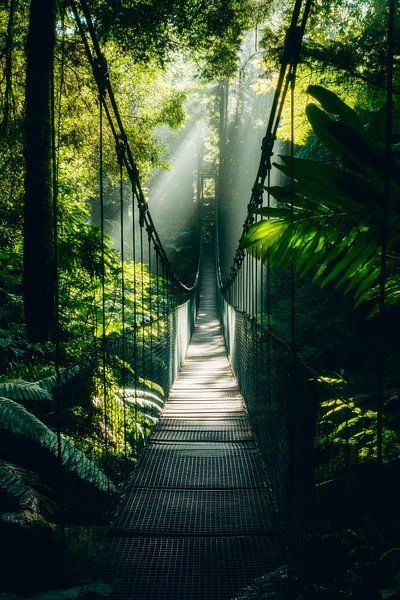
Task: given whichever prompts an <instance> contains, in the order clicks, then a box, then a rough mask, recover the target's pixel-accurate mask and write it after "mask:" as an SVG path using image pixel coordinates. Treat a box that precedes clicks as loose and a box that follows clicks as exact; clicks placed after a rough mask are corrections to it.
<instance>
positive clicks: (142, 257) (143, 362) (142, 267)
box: [140, 224, 146, 380]
mask: <svg viewBox="0 0 400 600" xmlns="http://www.w3.org/2000/svg"><path fill="white" fill-rule="evenodd" d="M140 277H141V287H140V294H141V302H142V312H141V318H142V336H141V338H142V362H141V367H142V373H141V377H142V379H144V380H145V379H146V366H145V347H146V331H145V329H146V328H145V304H144V244H143V224H140Z"/></svg>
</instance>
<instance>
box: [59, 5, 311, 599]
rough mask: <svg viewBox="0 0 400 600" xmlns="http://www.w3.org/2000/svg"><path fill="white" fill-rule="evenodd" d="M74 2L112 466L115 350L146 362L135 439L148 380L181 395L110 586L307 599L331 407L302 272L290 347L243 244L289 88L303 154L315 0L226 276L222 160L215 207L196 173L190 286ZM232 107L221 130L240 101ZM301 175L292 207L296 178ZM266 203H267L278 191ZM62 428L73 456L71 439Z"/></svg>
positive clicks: (134, 595) (141, 487)
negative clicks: (129, 279)
mask: <svg viewBox="0 0 400 600" xmlns="http://www.w3.org/2000/svg"><path fill="white" fill-rule="evenodd" d="M70 6H71V8H72V11H73V14H74V17H75V20H76V23H77V27H78V29H79V32H80V34H81V38H82V40H83V45H84V48H85V51H86V54H87V57H88V60H89V63H90V65H91V68H92V70H93V75H94V78H95V80H96V83H97V87H98V91H99V148H100V150H99V201H100V224H101V242H102V274H101V275H102V337H101V360H102V366H103V376H104V382H103V383H104V385H103V395H104V446H105V449H106V458H107V459H108V458H109V454H110V453H111V442H110V439H109V437H108V436H109V424H110V422H111V421H112V419H113V418H114V417H113V410H114V408H113V407H114V405H113V402H112V400H111V399H110V398H109V390H108V384H107V364H108V360H109V357H110V354H111V355H113V356H118V357H119V358H120V360H121V362H122V364H123V365H125V364H126V363H128V364H129V365H130V366H131V367H132V369H131V374H130V375H129V373H127V372H126V369H125V368H124V369H122V378H121V381H120V385H121V389H122V403H123V409H124V414H123V424H122V427H123V429H124V434H125V436H126V431H127V410H128V409H127V406H128V405H129V404H131V405H132V402H131V400H132V397H133V398H134V399H135V400H137V399H138V398H141V394H142V393H143V387H144V384H149V382H150V384H151V385H152V386H153V388H152V389H162V390H163V391H164V392H165V395H166V396H167V401H166V402H165V404H164V406H163V409H162V412H161V416H160V418H159V420H158V422H157V424H156V425H155V426H154V427H153V430H152V432H151V435H150V437H149V438H148V440H147V442H146V444H145V447H144V448H143V449H142V450H141V451H140V452H139V451H137V456H136V457H135V458H137V463H136V465H135V467H134V469H133V470H132V472H131V473H130V475H129V478H128V480H127V483H126V485H125V489H124V493H123V495H122V498H121V500H120V502H119V504H118V507H117V509H116V512H115V514H114V516H113V518H112V519H111V523H110V527H109V530H108V536H107V541H106V543H105V546H104V548H103V549H102V552H101V555H100V556H99V559H98V565H97V571H96V577H97V578H105V579H107V580H108V581H111V582H112V586H113V592H112V597H113V598H115V599H118V600H119V599H120V600H125V599H126V600H128V599H132V600H133V599H142V598H143V599H145V598H146V599H148V600H206V599H207V600H234V599H237V600H244V599H246V598H253V597H254V598H255V597H262V598H280V599H282V600H283V599H287V600H290V599H293V600H294V599H295V598H297V597H298V576H299V575H300V577H301V573H302V571H303V569H304V567H305V565H306V563H307V561H309V559H310V557H309V556H308V555H307V554H306V552H305V550H304V544H303V541H304V535H305V532H309V531H310V530H312V526H311V525H310V523H311V520H312V519H314V521H315V519H316V518H318V515H317V517H316V515H315V506H316V503H315V495H316V485H315V474H314V459H313V453H314V442H315V437H316V431H315V430H316V424H317V404H318V403H317V397H316V392H315V388H314V386H313V384H312V382H311V380H312V378H313V377H312V374H311V373H310V372H309V371H308V369H307V367H306V366H305V365H304V364H303V363H302V361H301V359H300V356H299V352H298V347H297V341H296V321H295V308H296V306H295V290H294V276H293V272H291V273H290V274H289V278H290V289H291V294H292V297H291V316H290V329H291V339H290V340H288V341H283V340H281V339H279V338H278V337H277V336H276V335H275V334H274V332H273V330H272V328H271V311H270V306H269V298H270V277H269V274H270V269H269V262H268V256H267V260H266V264H264V265H263V264H262V263H261V261H260V260H258V259H259V258H260V257H259V256H254V255H251V254H248V253H245V252H244V249H243V239H244V236H245V235H246V233H247V232H248V230H249V227H250V226H251V225H252V224H253V223H254V222H255V221H257V219H260V218H261V217H259V216H258V215H257V214H256V210H257V209H259V208H260V207H261V206H262V205H263V202H264V200H265V198H264V189H265V185H266V184H267V183H269V182H270V174H271V169H272V165H271V157H272V155H273V150H274V142H275V140H276V137H277V130H278V127H279V122H280V119H281V116H282V112H283V109H284V103H285V101H286V97H287V96H288V95H290V96H291V123H292V128H291V132H292V136H291V144H290V149H291V156H292V158H293V156H294V134H293V131H294V129H293V121H294V90H295V82H296V70H297V65H298V62H299V58H300V50H301V43H302V38H303V36H304V33H305V30H306V24H307V19H308V16H309V12H310V6H311V1H310V0H306V1H305V2H303V1H302V0H296V2H294V9H293V14H292V20H291V23H290V26H289V28H288V32H287V37H286V40H285V45H284V51H283V56H282V62H281V70H280V73H279V75H278V80H277V85H276V90H275V93H274V96H273V100H272V105H271V112H270V116H269V119H268V123H267V129H266V134H265V137H264V139H263V141H262V148H261V158H260V163H259V166H258V170H257V174H256V178H255V182H254V186H253V188H252V190H251V195H250V201H249V204H248V212H247V216H246V219H245V222H244V224H243V234H242V236H241V238H240V240H239V244H238V247H237V251H236V253H235V256H234V260H233V264H232V268H231V270H230V272H229V275H228V277H224V275H223V273H222V269H221V264H220V263H221V261H220V244H219V224H218V216H219V215H218V213H219V210H218V196H219V193H220V187H221V181H222V179H223V169H224V164H223V161H222V160H221V161H220V165H219V169H220V172H219V174H218V175H217V176H216V198H213V199H212V200H211V201H210V199H208V200H207V199H205V197H204V189H203V186H202V177H201V174H199V176H198V190H197V199H198V206H199V219H202V221H203V225H202V235H201V237H202V240H201V243H200V244H199V246H200V250H199V266H198V270H197V272H196V273H195V275H194V278H193V283H192V285H187V284H186V283H184V282H183V281H182V280H181V278H180V277H178V276H177V274H176V272H175V270H174V268H173V266H172V265H171V263H170V261H169V258H168V256H167V252H166V251H165V249H164V246H163V244H162V241H161V239H160V236H159V234H158V232H157V228H156V225H155V223H154V221H153V218H152V215H151V212H150V210H149V206H148V204H147V202H146V198H145V194H144V193H143V190H142V186H141V181H140V176H139V172H138V169H137V167H136V163H135V160H134V156H133V153H132V151H131V147H130V145H129V140H128V137H127V135H126V132H125V129H124V124H123V121H122V119H121V115H120V113H119V109H118V104H117V102H116V99H115V96H114V92H113V88H112V85H111V78H110V73H109V71H108V65H107V61H106V59H105V57H104V55H103V53H102V51H101V47H100V44H99V41H98V39H97V36H96V31H95V26H94V24H93V22H92V20H91V17H90V12H89V9H88V5H87V3H86V1H85V0H80V1H79V2H78V1H76V2H75V0H71V1H70ZM220 110H221V115H220V117H221V123H222V125H221V131H222V134H223V129H224V127H226V123H225V125H224V122H225V121H226V97H225V98H224V97H222V99H221V107H220ZM224 113H225V114H224ZM106 127H107V128H108V132H109V133H111V135H112V137H113V139H114V141H115V148H116V160H117V163H118V167H119V175H120V181H119V183H120V185H119V192H120V204H121V244H120V250H121V264H122V272H121V286H122V290H121V298H122V314H121V322H122V334H121V336H120V338H118V340H115V339H114V340H113V341H112V342H110V340H109V339H107V324H106V320H107V306H106V301H105V271H104V269H105V266H104V264H105V258H104V244H105V230H104V177H105V173H104V170H105V166H104V165H105V161H104V156H103V137H104V131H105V128H106ZM290 179H291V188H292V189H291V194H292V210H293V202H294V190H293V186H294V173H293V172H292V175H291V178H290ZM124 180H125V181H126V180H127V181H129V183H130V186H131V198H130V201H131V203H132V204H131V208H132V215H133V217H132V218H133V227H132V234H133V239H132V240H131V248H132V256H131V257H130V258H131V260H132V264H133V265H134V275H133V285H134V288H135V295H134V302H133V314H134V318H133V328H132V329H130V330H129V333H128V325H127V320H126V310H125V308H126V305H125V284H126V279H125V273H124V261H125V260H126V256H124V249H125V240H124V221H123V219H124V210H123V207H124V203H125V201H126V199H125V197H124V194H125V188H124V185H123V181H124ZM266 200H267V206H268V207H269V206H270V202H271V200H270V196H269V193H268V195H267V198H266ZM56 220H57V219H56ZM55 239H56V241H57V230H56V229H55ZM264 263H265V261H264ZM144 265H146V269H147V271H148V274H149V279H150V284H149V285H148V289H145V285H144ZM292 271H293V270H292ZM145 306H146V311H145ZM56 316H57V315H56ZM57 343H60V342H59V340H57V336H56V345H57ZM132 373H133V374H132ZM58 376H59V374H58ZM129 378H130V379H129ZM128 379H129V381H128ZM128 384H129V386H130V392H131V397H129V393H128V387H129V386H128ZM132 389H133V392H132ZM144 397H145V396H144ZM135 410H136V411H137V405H136V404H135ZM57 433H58V438H59V448H60V449H61V443H60V440H61V433H60V431H58V432H57ZM136 441H137V440H135V442H136ZM124 442H125V448H124V452H125V456H124V458H125V459H129V458H130V457H128V456H127V448H128V444H127V439H126V437H125V440H124ZM136 450H138V448H136ZM127 462H128V461H127ZM313 512H314V514H312V513H313ZM257 594H258V596H257Z"/></svg>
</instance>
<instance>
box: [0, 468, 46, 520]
mask: <svg viewBox="0 0 400 600" xmlns="http://www.w3.org/2000/svg"><path fill="white" fill-rule="evenodd" d="M32 480H35V477H34V475H33V473H32V472H30V471H27V470H26V469H23V468H21V467H19V466H17V465H14V464H12V463H10V462H7V461H5V460H2V459H0V499H1V500H0V501H1V505H2V508H3V510H8V511H15V510H20V509H28V510H30V511H32V512H37V511H39V508H40V505H41V500H42V498H41V496H40V494H39V493H38V492H37V491H36V490H35V489H34V487H33V486H32Z"/></svg>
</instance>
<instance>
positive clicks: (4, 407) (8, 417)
mask: <svg viewBox="0 0 400 600" xmlns="http://www.w3.org/2000/svg"><path fill="white" fill-rule="evenodd" d="M0 424H1V425H0V428H1V430H2V431H3V433H8V434H11V435H12V436H13V437H14V438H15V439H16V440H19V442H20V443H22V442H29V443H31V444H32V445H33V446H38V447H40V448H42V449H43V450H46V451H47V452H48V453H49V454H51V455H53V456H57V451H58V445H57V434H56V433H55V432H54V431H52V430H51V429H49V428H48V427H47V426H46V425H45V424H44V423H42V422H41V421H40V420H39V419H38V418H37V417H35V415H33V414H32V413H30V412H28V411H27V410H26V409H25V408H24V407H23V406H21V405H20V404H18V403H17V402H14V401H13V400H10V399H9V398H0ZM60 459H61V465H62V466H63V467H64V468H66V469H67V470H68V471H69V472H71V473H73V474H74V475H75V476H76V477H78V478H79V479H80V480H81V481H83V482H85V483H87V484H89V485H91V486H93V487H94V488H95V489H97V490H99V491H103V492H108V491H109V489H110V483H109V481H108V479H107V477H106V476H105V475H104V473H103V472H102V471H101V469H100V468H99V467H98V466H97V465H96V464H95V463H94V462H92V461H90V460H89V459H88V458H87V457H86V456H85V455H84V454H83V452H81V451H80V450H78V449H77V448H75V447H74V446H73V445H72V444H71V443H70V442H68V441H67V440H66V439H62V440H61V457H60ZM111 489H112V488H111Z"/></svg>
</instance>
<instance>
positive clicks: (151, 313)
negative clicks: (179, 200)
mask: <svg viewBox="0 0 400 600" xmlns="http://www.w3.org/2000/svg"><path fill="white" fill-rule="evenodd" d="M147 233H148V242H149V244H148V251H149V265H148V266H149V312H150V344H149V345H150V377H149V379H150V380H151V381H153V380H154V377H153V299H152V272H151V269H152V261H151V228H149V229H148V230H147Z"/></svg>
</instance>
